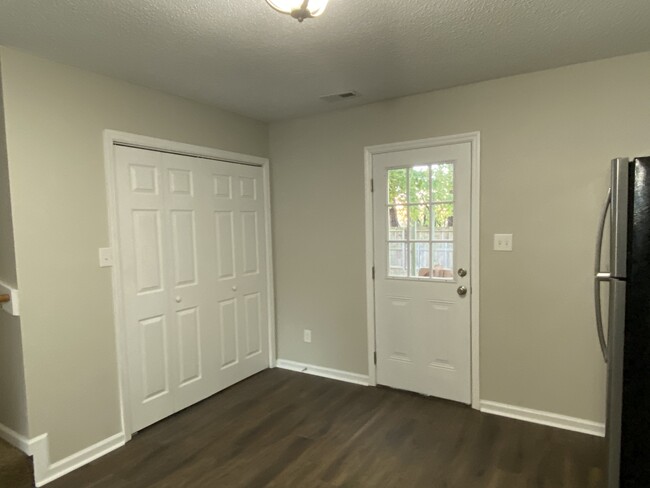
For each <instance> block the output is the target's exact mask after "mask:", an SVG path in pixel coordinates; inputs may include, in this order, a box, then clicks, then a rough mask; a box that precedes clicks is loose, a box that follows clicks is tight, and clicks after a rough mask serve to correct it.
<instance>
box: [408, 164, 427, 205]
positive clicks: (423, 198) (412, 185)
mask: <svg viewBox="0 0 650 488" xmlns="http://www.w3.org/2000/svg"><path fill="white" fill-rule="evenodd" d="M409 203H429V167H428V166H413V167H412V168H410V169H409Z"/></svg>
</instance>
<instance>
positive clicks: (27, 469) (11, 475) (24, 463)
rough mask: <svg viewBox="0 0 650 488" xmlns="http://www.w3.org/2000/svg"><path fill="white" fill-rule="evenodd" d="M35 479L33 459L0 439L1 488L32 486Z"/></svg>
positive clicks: (28, 487) (26, 487)
mask: <svg viewBox="0 0 650 488" xmlns="http://www.w3.org/2000/svg"><path fill="white" fill-rule="evenodd" d="M33 481H34V475H33V470H32V461H31V459H30V458H29V457H27V455H26V454H24V453H22V452H21V451H19V450H18V449H16V448H15V447H13V446H11V445H9V444H7V443H6V442H5V441H4V440H2V439H0V488H5V487H6V488H31V487H32V486H34V483H33Z"/></svg>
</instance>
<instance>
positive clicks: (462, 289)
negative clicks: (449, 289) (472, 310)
mask: <svg viewBox="0 0 650 488" xmlns="http://www.w3.org/2000/svg"><path fill="white" fill-rule="evenodd" d="M456 292H457V293H458V294H459V295H460V296H461V297H464V296H465V295H467V287H465V286H459V287H458V290H456Z"/></svg>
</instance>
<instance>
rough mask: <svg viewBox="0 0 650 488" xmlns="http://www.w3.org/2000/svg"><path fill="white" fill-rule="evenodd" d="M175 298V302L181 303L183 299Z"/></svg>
mask: <svg viewBox="0 0 650 488" xmlns="http://www.w3.org/2000/svg"><path fill="white" fill-rule="evenodd" d="M175 300H176V303H181V302H182V301H183V299H182V298H181V297H176V298H175Z"/></svg>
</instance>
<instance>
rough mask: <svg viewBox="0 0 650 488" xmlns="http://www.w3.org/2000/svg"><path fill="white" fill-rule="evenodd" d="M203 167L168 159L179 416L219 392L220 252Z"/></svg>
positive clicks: (171, 291)
mask: <svg viewBox="0 0 650 488" xmlns="http://www.w3.org/2000/svg"><path fill="white" fill-rule="evenodd" d="M202 166H203V165H202V164H200V161H197V159H196V158H191V157H186V156H179V155H175V154H163V155H162V167H163V181H164V182H165V191H164V197H165V207H166V212H165V219H166V220H167V229H168V239H169V246H168V250H169V251H170V255H169V256H167V257H166V260H165V261H166V262H167V263H168V265H167V267H166V269H167V282H168V283H169V287H168V289H169V296H168V297H167V301H168V304H169V309H170V310H171V316H170V323H171V331H172V335H173V336H172V340H171V341H170V343H171V344H172V345H173V350H172V353H173V356H172V358H173V361H172V365H173V366H172V373H173V374H172V375H171V377H172V381H173V382H174V387H175V394H174V411H178V410H181V409H183V408H185V407H187V406H189V405H192V404H194V403H196V402H198V401H200V400H202V399H204V398H206V397H207V396H209V395H212V394H213V393H214V392H215V391H217V390H216V388H215V384H216V380H215V375H214V372H213V371H212V368H211V364H210V355H211V354H213V349H214V348H213V347H211V344H214V341H215V334H214V325H213V324H214V322H215V316H214V310H213V307H211V304H210V302H211V293H210V291H211V289H212V283H211V277H210V267H211V261H212V260H213V259H212V255H213V254H214V251H213V246H211V238H212V232H211V229H210V227H211V222H210V213H209V210H208V208H207V206H206V205H205V201H204V196H205V195H206V194H207V193H208V191H209V184H208V182H207V181H206V179H205V175H204V170H203V167H202Z"/></svg>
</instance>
